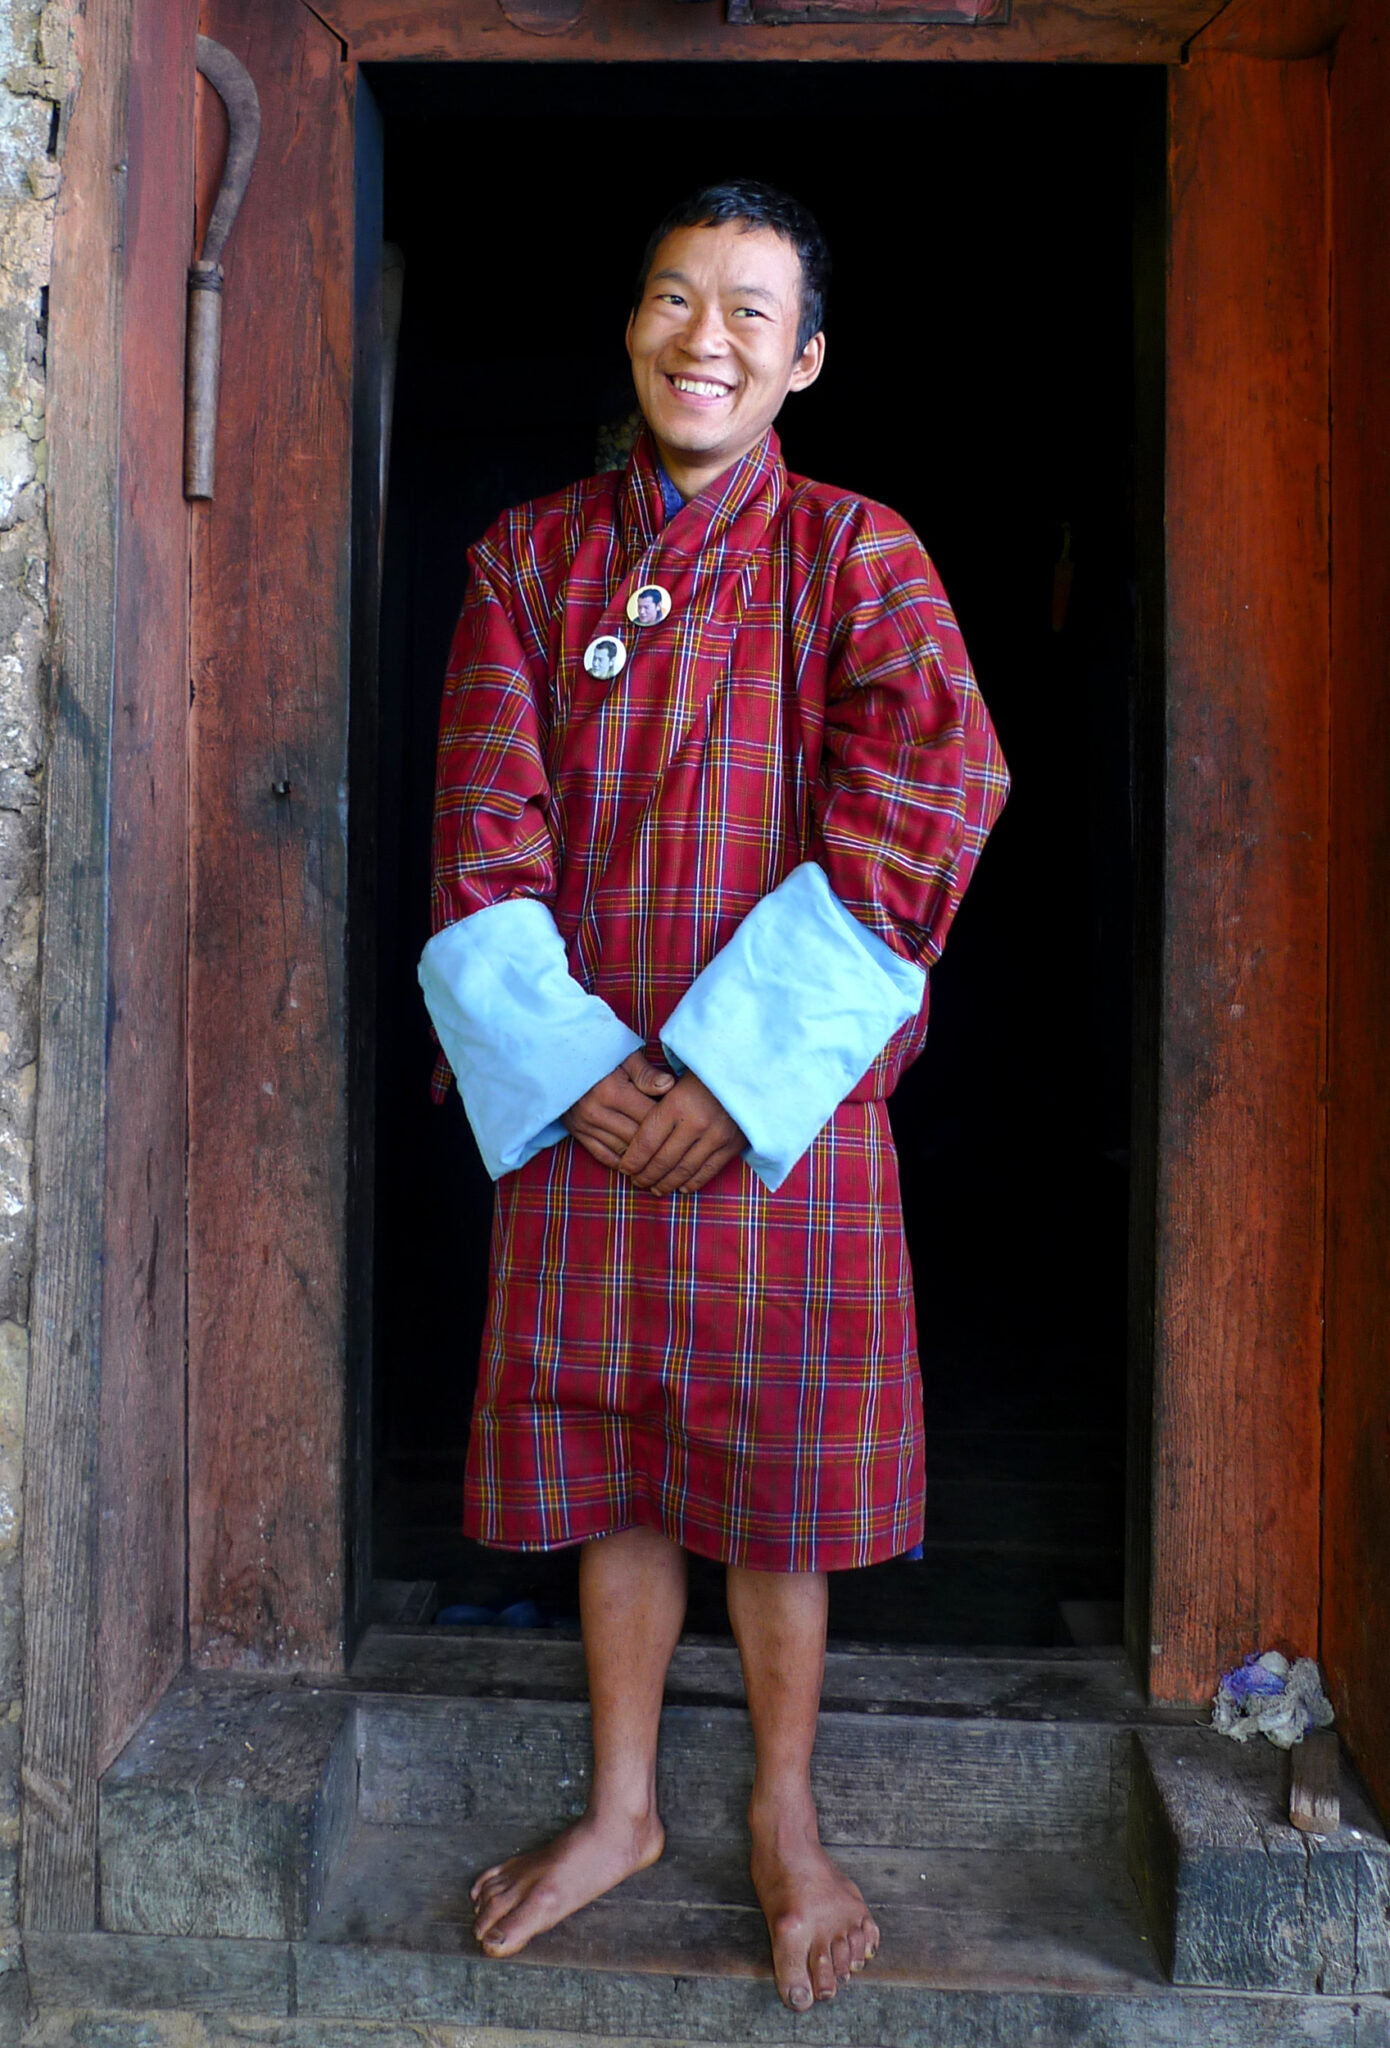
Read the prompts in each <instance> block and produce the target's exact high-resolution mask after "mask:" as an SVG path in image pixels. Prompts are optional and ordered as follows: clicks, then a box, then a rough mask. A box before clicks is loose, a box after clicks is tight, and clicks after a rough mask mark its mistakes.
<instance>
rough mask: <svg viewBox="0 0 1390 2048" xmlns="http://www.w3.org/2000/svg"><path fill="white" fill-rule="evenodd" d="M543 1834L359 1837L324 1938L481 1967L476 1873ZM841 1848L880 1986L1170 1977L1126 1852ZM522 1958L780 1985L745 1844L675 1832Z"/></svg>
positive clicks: (503, 1828) (1047, 1984)
mask: <svg viewBox="0 0 1390 2048" xmlns="http://www.w3.org/2000/svg"><path fill="white" fill-rule="evenodd" d="M542 1839H544V1835H543V1832H542V1831H539V1830H537V1828H536V1826H535V1824H534V1822H533V1821H532V1820H531V1818H530V1817H529V1816H524V1817H517V1818H515V1819H514V1820H512V1821H511V1822H510V1823H508V1822H487V1823H483V1824H477V1823H475V1824H473V1825H471V1826H467V1827H463V1828H450V1829H447V1830H436V1829H432V1828H393V1827H372V1826H365V1827H360V1828H359V1829H358V1830H357V1831H356V1833H355V1834H354V1836H353V1839H352V1841H351V1843H350V1845H349V1846H348V1849H347V1851H346V1853H345V1855H344V1857H343V1859H342V1861H341V1863H340V1864H339V1866H338V1869H337V1871H336V1872H335V1874H334V1877H333V1879H332V1882H331V1884H330V1886H329V1889H328V1892H327V1895H326V1897H325V1900H324V1904H323V1910H322V1913H321V1914H320V1916H319V1919H318V1921H317V1922H316V1925H315V1930H314V1938H315V1939H316V1940H322V1941H328V1942H353V1941H355V1942H360V1943H363V1944H365V1945H366V1946H368V1947H372V1948H390V1949H403V1950H418V1951H421V1952H424V1953H428V1954H432V1955H439V1956H449V1955H452V1956H472V1957H476V1956H477V1955H478V1950H477V1947H476V1945H475V1943H474V1940H473V1934H472V1908H471V1905H470V1903H469V1898H468V1889H469V1886H470V1884H471V1883H472V1880H473V1878H474V1877H475V1876H476V1875H477V1873H478V1871H479V1870H481V1869H484V1868H486V1866H487V1865H488V1864H490V1863H494V1862H497V1861H498V1860H500V1859H501V1858H503V1857H505V1856H510V1855H515V1854H516V1853H517V1852H518V1851H520V1850H522V1849H526V1848H531V1847H534V1846H535V1845H536V1844H537V1842H538V1841H540V1840H542ZM835 1853H836V1856H837V1859H838V1860H839V1861H840V1862H841V1863H842V1864H843V1865H844V1867H845V1869H846V1870H848V1871H849V1872H850V1874H851V1875H852V1876H853V1877H854V1878H855V1880H856V1882H857V1883H858V1884H859V1886H860V1888H861V1889H862V1891H863V1892H864V1895H865V1897H866V1898H867V1899H868V1900H869V1902H870V1904H871V1905H872V1906H873V1908H874V1912H875V1914H876V1916H877V1918H878V1921H879V1924H880V1927H881V1929H882V1932H883V1948H882V1951H881V1954H880V1956H879V1958H878V1960H877V1961H876V1962H875V1964H874V1967H873V1975H874V1979H875V1981H876V1982H879V1983H891V1984H898V1985H918V1986H935V1987H937V1988H943V1989H944V1988H949V1987H956V1988H970V1987H976V1988H979V1987H994V1988H1014V1989H1018V1988H1021V1987H1024V1986H1031V1987H1033V1988H1035V1989H1053V1990H1068V1991H1093V1992H1111V1993H1113V1992H1125V1993H1129V1992H1133V1991H1135V1990H1137V1989H1141V1988H1147V1989H1150V1990H1152V1989H1154V1988H1156V1987H1158V1986H1160V1985H1162V1983H1163V1981H1164V1979H1163V1975H1162V1972H1161V1971H1160V1969H1159V1968H1158V1965H1157V1963H1156V1961H1155V1959H1154V1956H1153V1951H1152V1946H1151V1943H1150V1939H1149V1935H1148V1932H1147V1929H1146V1927H1145V1925H1144V1916H1143V1910H1142V1907H1141V1904H1140V1900H1139V1895H1138V1892H1137V1891H1136V1890H1135V1886H1134V1881H1133V1879H1132V1878H1131V1877H1130V1875H1129V1873H1128V1871H1127V1869H1126V1868H1125V1863H1124V1857H1123V1853H1122V1852H1121V1851H1120V1850H1119V1849H1117V1848H1116V1849H1111V1850H1109V1851H1095V1852H1092V1853H1090V1854H1086V1853H1082V1852H1071V1853H1066V1854H1063V1853H1058V1852H1055V1851H1054V1852H1048V1853H1039V1852H1037V1851H1033V1852H1028V1851H1023V1852H1018V1853H1004V1854H1000V1853H998V1852H989V1851H980V1850H942V1849H939V1848H935V1847H922V1846H920V1845H916V1844H908V1845H905V1846H904V1847H902V1848H899V1849H884V1848H875V1847H863V1846H855V1845H853V1844H846V1845H842V1846H839V1847H837V1849H836V1852H835ZM524 1961H525V1963H526V1965H527V1966H528V1967H530V1968H533V1969H591V1970H608V1971H612V1970H627V1971H636V1972H638V1973H641V1974H643V1975H649V1974H655V1975H668V1976H681V1977H752V1978H759V1979H763V1980H767V1981H769V1982H770V1969H769V1963H768V1944H767V1932H766V1928H765V1926H764V1922H763V1917H762V1914H761V1913H760V1911H759V1910H758V1903H757V1899H756V1897H755V1895H754V1892H753V1888H752V1884H751V1881H750V1879H749V1876H748V1863H747V1842H746V1838H745V1836H744V1835H743V1833H742V1831H740V1834H739V1836H738V1837H736V1838H731V1839H727V1840H726V1839H719V1840H714V1841H711V1840H707V1839H694V1840H691V1839H687V1840H681V1839H679V1838H677V1837H675V1836H671V1837H669V1838H668V1841H667V1846H666V1852H665V1854H664V1855H663V1857H662V1859H661V1861H660V1862H659V1863H658V1864H656V1865H655V1866H654V1867H653V1868H652V1869H651V1870H645V1871H641V1872H639V1873H638V1874H637V1875H636V1876H635V1877H632V1878H630V1879H629V1880H628V1881H627V1883H626V1884H624V1885H622V1886H620V1887H619V1888H618V1889H617V1890H616V1891H614V1892H611V1893H610V1894H608V1896H607V1897H605V1898H603V1899H600V1900H597V1901H596V1902H595V1903H594V1904H593V1905H591V1906H588V1907H586V1908H585V1909H584V1911H583V1912H580V1913H577V1914H575V1915H574V1917H573V1918H572V1919H570V1920H568V1921H566V1922H565V1923H564V1925H563V1926H560V1927H556V1928H553V1929H552V1930H551V1931H550V1932H549V1933H548V1934H545V1935H542V1936H540V1937H539V1938H538V1939H537V1940H536V1941H535V1942H533V1943H532V1944H531V1946H530V1948H528V1949H527V1951H526V1954H525V1957H524Z"/></svg>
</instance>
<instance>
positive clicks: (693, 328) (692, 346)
mask: <svg viewBox="0 0 1390 2048" xmlns="http://www.w3.org/2000/svg"><path fill="white" fill-rule="evenodd" d="M681 339H682V340H683V341H684V343H685V346H686V347H687V349H689V351H690V353H691V354H692V355H701V356H710V355H723V353H724V350H725V349H726V348H727V346H728V337H727V335H726V334H725V332H724V320H723V315H722V314H721V312H720V310H719V308H718V306H710V305H704V306H695V307H693V308H692V310H691V314H690V319H689V321H688V323H687V325H686V329H685V333H684V334H683V335H682V337H681Z"/></svg>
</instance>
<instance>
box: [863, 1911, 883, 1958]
mask: <svg viewBox="0 0 1390 2048" xmlns="http://www.w3.org/2000/svg"><path fill="white" fill-rule="evenodd" d="M878 1943H879V1933H878V1922H877V1920H875V1919H874V1917H873V1915H872V1914H870V1915H869V1916H868V1918H867V1919H866V1920H865V1922H864V1960H865V1962H866V1963H871V1962H872V1961H873V1959H874V1957H875V1956H876V1955H877V1954H878Z"/></svg>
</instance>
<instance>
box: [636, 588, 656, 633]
mask: <svg viewBox="0 0 1390 2048" xmlns="http://www.w3.org/2000/svg"><path fill="white" fill-rule="evenodd" d="M637 617H638V619H639V620H640V622H641V623H642V625H644V626H654V625H655V624H656V622H657V620H658V619H659V618H660V617H661V607H660V605H659V604H658V603H657V601H656V599H655V598H654V597H652V596H651V595H650V593H649V592H647V591H645V590H644V591H643V592H642V595H641V596H640V597H639V598H638V600H637Z"/></svg>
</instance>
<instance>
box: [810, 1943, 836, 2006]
mask: <svg viewBox="0 0 1390 2048" xmlns="http://www.w3.org/2000/svg"><path fill="white" fill-rule="evenodd" d="M811 1983H812V1985H813V1987H814V1989H815V1994H816V1997H817V1998H819V1999H827V1998H833V1997H834V1996H835V1993H836V1991H837V1990H838V1988H839V1987H838V1985H837V1984H836V1982H835V1966H834V1964H833V1963H832V1962H831V1960H830V1951H829V1950H828V1949H824V1948H818V1949H817V1950H816V1952H815V1955H814V1956H813V1957H812V1959H811Z"/></svg>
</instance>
